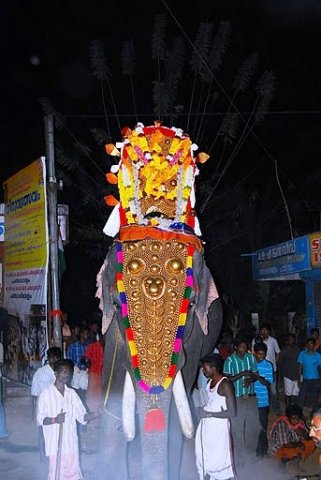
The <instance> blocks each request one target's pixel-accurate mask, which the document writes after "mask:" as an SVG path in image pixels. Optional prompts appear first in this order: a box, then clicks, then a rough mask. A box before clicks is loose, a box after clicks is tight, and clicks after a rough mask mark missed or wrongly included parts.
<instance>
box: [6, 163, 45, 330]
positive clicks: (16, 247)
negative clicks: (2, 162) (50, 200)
mask: <svg viewBox="0 0 321 480" xmlns="http://www.w3.org/2000/svg"><path fill="white" fill-rule="evenodd" d="M45 179H46V168H45V160H44V158H40V159H38V160H36V161H35V162H33V163H32V164H30V165H29V166H27V167H26V168H24V169H23V170H20V171H19V172H18V173H17V174H15V175H13V176H12V177H10V178H9V179H8V180H6V181H5V182H4V184H3V186H4V196H5V199H4V200H5V209H4V215H5V235H4V307H5V308H6V309H7V310H8V313H9V314H10V315H15V316H18V317H19V318H20V319H21V320H22V322H23V324H25V323H28V324H29V319H30V316H32V317H34V316H35V314H34V312H35V311H37V312H39V311H40V312H41V313H42V314H41V316H42V317H43V316H44V318H46V309H47V269H48V228H47V203H46V184H45Z"/></svg>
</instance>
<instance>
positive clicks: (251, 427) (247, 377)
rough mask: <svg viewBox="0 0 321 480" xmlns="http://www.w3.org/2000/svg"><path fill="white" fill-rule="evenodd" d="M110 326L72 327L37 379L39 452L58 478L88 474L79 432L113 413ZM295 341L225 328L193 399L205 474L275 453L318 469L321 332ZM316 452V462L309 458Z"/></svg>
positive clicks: (300, 469) (72, 479) (220, 474)
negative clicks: (107, 389)
mask: <svg viewBox="0 0 321 480" xmlns="http://www.w3.org/2000/svg"><path fill="white" fill-rule="evenodd" d="M100 332H101V329H100V326H99V324H98V323H93V324H92V325H90V326H87V325H83V326H81V327H74V328H71V332H70V336H69V337H68V338H67V342H66V345H65V348H64V352H63V351H62V350H61V349H60V348H57V347H51V348H49V349H48V351H47V363H46V364H45V365H44V366H43V367H41V368H39V369H38V370H37V371H36V373H35V375H34V377H33V381H32V386H31V394H32V396H33V398H34V403H35V407H36V416H35V417H36V421H37V425H38V442H39V453H40V458H41V460H42V461H44V459H45V458H46V457H47V458H48V470H49V475H48V480H56V479H57V478H61V479H62V478H66V479H67V478H68V479H69V480H79V479H80V478H82V475H81V469H80V461H79V431H80V430H81V428H82V427H81V425H86V424H87V422H89V421H91V420H95V419H99V417H100V415H101V413H102V411H103V409H102V369H103V355H104V337H103V336H102V335H101V333H100ZM295 340H296V339H295V336H294V335H292V334H289V335H287V337H286V339H285V344H284V346H283V345H282V348H280V347H279V343H278V341H277V340H276V339H275V338H274V337H272V336H271V335H270V327H269V326H268V325H262V326H261V328H260V330H259V332H258V334H257V335H256V336H255V338H253V339H252V340H251V339H248V338H247V337H244V336H243V335H241V334H237V335H236V337H235V338H234V340H233V339H232V337H231V335H230V334H229V333H225V334H224V335H223V337H222V341H221V343H219V345H218V346H217V348H215V349H214V351H213V353H211V354H209V355H206V356H205V357H203V358H202V359H201V362H200V373H199V376H198V379H197V384H196V389H195V392H197V396H193V399H194V403H195V407H196V414H197V417H198V427H197V432H196V437H195V456H196V466H197V470H198V473H199V477H200V479H201V480H204V479H205V478H208V479H209V480H214V479H215V480H228V479H232V478H234V477H235V476H236V472H237V471H238V469H241V468H242V467H243V466H245V465H249V464H252V463H256V462H257V461H259V460H260V459H262V458H264V457H265V456H272V457H274V458H275V460H276V461H278V462H279V463H280V466H282V467H285V468H288V467H289V466H292V467H293V465H295V466H296V470H295V472H296V475H301V476H302V475H306V476H308V475H311V469H312V471H313V469H314V472H315V471H318V469H319V467H318V463H317V461H316V460H315V459H316V458H317V457H316V455H314V453H317V451H316V448H317V447H320V448H321V404H320V405H319V396H320V394H321V390H320V387H321V381H320V379H321V376H320V367H321V345H320V339H319V331H318V329H316V328H314V329H312V331H311V332H310V336H309V338H308V339H307V341H306V343H305V345H304V346H303V347H301V348H300V347H299V346H297V345H296V341H295ZM281 393H282V394H281ZM280 399H282V400H284V403H283V402H280ZM309 407H310V408H312V410H311V413H310V414H309V412H308V408H309ZM271 412H272V415H271ZM304 413H305V415H304ZM309 417H310V425H309V424H308V420H309ZM213 445H215V449H213ZM311 458H314V460H313V462H314V463H313V462H311V463H310V464H309V465H308V461H309V459H311ZM320 463H321V462H320ZM307 465H308V466H307ZM57 472H59V476H57ZM302 478H303V477H302Z"/></svg>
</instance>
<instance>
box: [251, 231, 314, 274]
mask: <svg viewBox="0 0 321 480" xmlns="http://www.w3.org/2000/svg"><path fill="white" fill-rule="evenodd" d="M310 269H311V263H310V249H309V237H308V236H304V237H298V238H294V239H293V240H289V241H287V242H283V243H279V244H277V245H272V246H271V247H266V248H262V249H261V250H257V251H256V252H253V253H252V272H253V279H254V280H285V279H299V278H300V276H299V273H300V272H302V271H305V270H310Z"/></svg>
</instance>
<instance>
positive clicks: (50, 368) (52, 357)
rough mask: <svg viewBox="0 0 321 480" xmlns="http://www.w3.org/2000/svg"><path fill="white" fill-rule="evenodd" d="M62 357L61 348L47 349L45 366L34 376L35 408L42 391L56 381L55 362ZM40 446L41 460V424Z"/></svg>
mask: <svg viewBox="0 0 321 480" xmlns="http://www.w3.org/2000/svg"><path fill="white" fill-rule="evenodd" d="M61 357H62V351H61V348H59V347H51V348H49V349H48V350H47V363H46V364H45V365H44V366H43V367H41V368H38V370H37V371H36V373H35V374H34V376H33V378H32V383H31V395H32V399H33V408H35V406H36V403H37V401H38V399H39V395H40V394H41V392H43V391H44V390H45V389H46V388H48V387H49V386H50V385H53V383H54V382H55V380H56V376H55V372H54V364H55V362H57V361H58V360H60V359H61ZM38 448H39V455H40V461H43V460H44V457H45V445H44V439H43V433H42V426H41V425H39V426H38Z"/></svg>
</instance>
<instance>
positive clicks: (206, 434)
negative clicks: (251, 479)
mask: <svg viewBox="0 0 321 480" xmlns="http://www.w3.org/2000/svg"><path fill="white" fill-rule="evenodd" d="M224 378H226V377H223V378H222V379H221V380H220V381H219V382H218V383H217V384H216V385H215V387H214V388H213V390H211V389H210V384H211V382H209V383H208V384H207V387H206V388H207V394H208V398H209V400H208V403H207V404H206V406H205V407H204V410H206V411H207V412H221V411H222V408H223V410H226V399H225V397H223V396H221V395H219V394H218V393H217V389H218V387H219V385H220V383H221V381H222V380H223V379H224ZM221 407H222V408H221ZM195 454H196V466H197V470H198V474H199V477H200V479H201V480H203V479H204V478H205V475H206V474H207V475H209V476H210V480H214V479H215V480H227V479H228V478H231V477H234V468H233V455H232V445H231V434H230V420H229V419H228V418H215V417H211V418H202V419H201V421H200V423H199V425H198V427H197V431H196V437H195Z"/></svg>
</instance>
